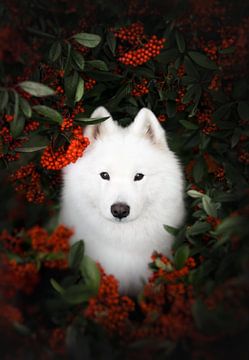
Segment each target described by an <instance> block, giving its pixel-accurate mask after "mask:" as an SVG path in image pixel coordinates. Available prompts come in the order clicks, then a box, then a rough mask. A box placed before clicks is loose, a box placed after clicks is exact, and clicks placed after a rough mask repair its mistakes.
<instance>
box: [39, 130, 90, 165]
mask: <svg viewBox="0 0 249 360" xmlns="http://www.w3.org/2000/svg"><path fill="white" fill-rule="evenodd" d="M88 145H89V139H88V138H86V137H84V136H83V133H82V128H81V127H80V126H77V127H75V128H74V130H73V136H72V139H71V142H70V144H69V146H68V147H67V148H65V146H61V147H59V149H58V150H56V151H55V152H54V151H53V148H52V147H51V146H48V147H47V148H46V149H45V150H44V152H43V154H42V157H41V165H42V166H43V167H44V168H45V169H48V170H61V169H63V168H64V167H65V166H67V165H68V164H70V163H75V162H76V161H77V160H78V158H80V157H81V156H82V155H83V153H84V150H85V148H86V147H87V146H88Z"/></svg>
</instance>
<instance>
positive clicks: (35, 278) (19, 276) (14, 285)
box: [0, 258, 39, 298]
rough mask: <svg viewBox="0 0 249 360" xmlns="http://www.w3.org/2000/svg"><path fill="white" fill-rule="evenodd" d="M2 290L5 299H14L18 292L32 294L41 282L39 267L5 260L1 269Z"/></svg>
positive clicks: (29, 263)
mask: <svg viewBox="0 0 249 360" xmlns="http://www.w3.org/2000/svg"><path fill="white" fill-rule="evenodd" d="M0 275H1V289H2V290H3V294H4V297H5V298H13V297H14V296H15V294H16V293H17V292H18V291H22V292H23V293H25V294H31V293H32V292H33V290H34V287H35V286H36V285H37V284H38V282H39V275H38V270H37V267H36V265H35V264H34V263H31V262H26V263H17V262H16V260H9V259H7V258H5V259H4V260H3V262H2V267H1V269H0Z"/></svg>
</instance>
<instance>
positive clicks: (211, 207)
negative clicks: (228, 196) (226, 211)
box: [202, 195, 217, 217]
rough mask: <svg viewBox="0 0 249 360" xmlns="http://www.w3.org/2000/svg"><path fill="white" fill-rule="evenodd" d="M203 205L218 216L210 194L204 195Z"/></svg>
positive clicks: (212, 214) (213, 214)
mask: <svg viewBox="0 0 249 360" xmlns="http://www.w3.org/2000/svg"><path fill="white" fill-rule="evenodd" d="M202 206H203V209H204V210H205V212H206V213H207V214H208V215H210V216H213V217H217V210H216V207H215V205H214V203H213V202H212V200H211V199H210V197H209V196H207V195H204V196H203V197H202Z"/></svg>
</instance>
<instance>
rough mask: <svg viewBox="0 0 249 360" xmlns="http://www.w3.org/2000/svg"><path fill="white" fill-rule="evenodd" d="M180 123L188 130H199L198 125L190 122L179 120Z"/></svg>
mask: <svg viewBox="0 0 249 360" xmlns="http://www.w3.org/2000/svg"><path fill="white" fill-rule="evenodd" d="M179 123H180V124H182V126H184V127H185V128H186V129H189V130H197V129H199V126H198V125H196V124H194V123H192V122H190V121H188V120H179Z"/></svg>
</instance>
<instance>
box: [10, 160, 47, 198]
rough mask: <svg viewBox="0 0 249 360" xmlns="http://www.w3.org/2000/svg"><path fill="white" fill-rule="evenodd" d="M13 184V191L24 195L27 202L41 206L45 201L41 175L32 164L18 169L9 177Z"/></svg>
mask: <svg viewBox="0 0 249 360" xmlns="http://www.w3.org/2000/svg"><path fill="white" fill-rule="evenodd" d="M10 180H11V181H12V182H15V183H16V185H15V190H16V191H17V192H21V193H24V194H25V197H26V199H27V200H28V201H29V202H34V203H36V204H41V203H43V202H44V200H45V193H44V192H43V190H42V186H41V175H40V174H39V173H38V172H37V170H36V168H35V164H34V163H30V164H28V165H25V166H22V167H20V169H18V170H17V171H15V172H14V173H13V174H11V176H10Z"/></svg>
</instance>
